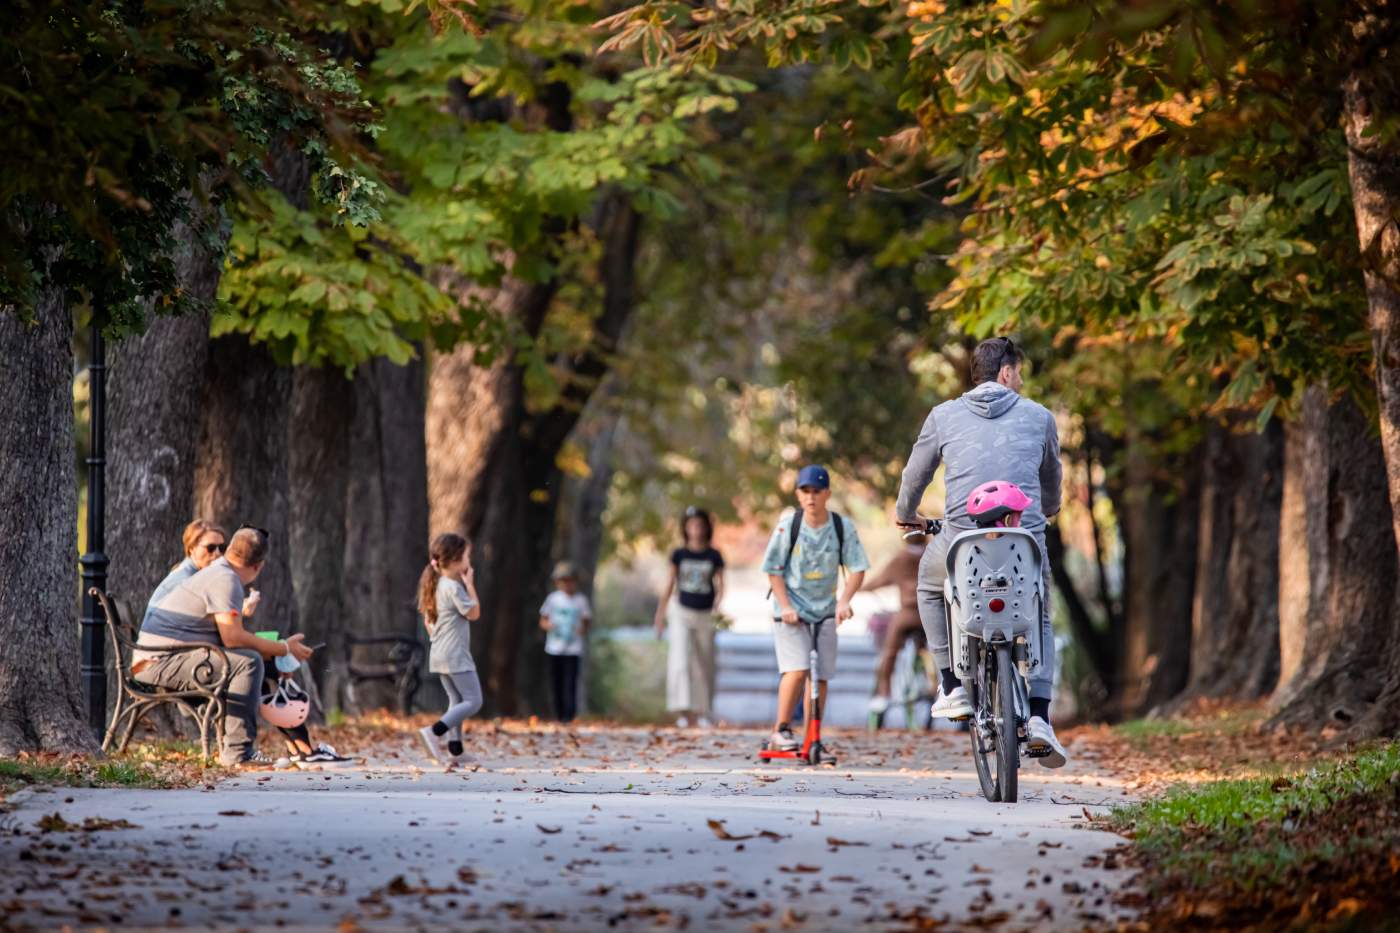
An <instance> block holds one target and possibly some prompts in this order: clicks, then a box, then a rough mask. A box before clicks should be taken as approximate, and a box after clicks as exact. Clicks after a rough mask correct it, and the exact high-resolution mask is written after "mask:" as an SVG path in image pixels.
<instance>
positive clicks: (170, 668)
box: [136, 648, 263, 765]
mask: <svg viewBox="0 0 1400 933" xmlns="http://www.w3.org/2000/svg"><path fill="white" fill-rule="evenodd" d="M225 650H226V651H228V659H229V665H230V666H231V667H232V668H233V677H232V678H231V679H230V680H229V685H228V703H227V705H226V706H225V709H224V747H223V749H222V750H221V751H220V753H219V761H220V762H221V763H223V764H225V765H234V764H237V763H238V762H240V761H242V760H243V759H244V758H247V757H248V756H249V755H251V754H252V753H253V748H254V747H255V746H256V744H257V739H258V703H259V702H260V700H261V691H262V682H263V659H262V655H260V654H258V653H257V652H256V651H250V650H248V649H247V648H229V649H225ZM206 661H207V662H208V664H209V668H208V669H206V671H199V667H200V666H201V665H202V664H204V663H205V662H206ZM208 670H212V678H213V680H215V681H217V680H218V679H219V678H220V677H222V676H223V674H224V671H223V662H222V661H220V660H219V656H218V655H217V654H215V653H214V652H212V651H182V652H180V653H179V654H163V655H159V656H156V657H154V658H152V659H151V663H150V664H148V665H146V666H145V667H144V668H142V669H141V673H139V674H137V675H136V679H137V680H139V681H140V682H141V683H143V684H153V685H155V686H158V687H169V688H171V689H174V690H183V689H188V688H190V687H195V686H207V685H208V684H207V683H205V682H204V681H205V680H207V679H208V678H209V677H210V676H211V675H210V674H209V673H207V671H208ZM197 677H198V678H199V679H196V678H197Z"/></svg>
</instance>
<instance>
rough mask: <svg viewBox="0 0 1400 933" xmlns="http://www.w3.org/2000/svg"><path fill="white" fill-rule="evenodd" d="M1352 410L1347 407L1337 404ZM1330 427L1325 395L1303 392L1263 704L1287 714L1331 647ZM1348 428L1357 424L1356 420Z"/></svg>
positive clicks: (1288, 462)
mask: <svg viewBox="0 0 1400 933" xmlns="http://www.w3.org/2000/svg"><path fill="white" fill-rule="evenodd" d="M1352 404H1354V403H1352V402H1351V401H1350V400H1349V399H1347V400H1344V401H1342V402H1339V403H1338V405H1339V406H1341V405H1352ZM1339 417H1340V418H1341V419H1343V420H1346V419H1347V417H1348V416H1347V415H1346V414H1341V415H1339ZM1330 420H1331V413H1330V412H1329V405H1328V402H1327V390H1326V389H1325V388H1324V387H1322V386H1316V385H1315V386H1309V387H1308V388H1307V389H1306V390H1305V391H1304V393H1303V402H1302V405H1301V407H1300V410H1299V413H1298V416H1297V418H1296V419H1295V420H1294V421H1293V422H1291V423H1289V424H1287V425H1286V426H1285V427H1284V456H1283V464H1284V466H1283V503H1282V509H1281V511H1280V520H1279V536H1278V537H1279V592H1278V608H1279V676H1278V684H1277V686H1276V687H1275V688H1274V693H1273V696H1272V697H1270V700H1269V703H1270V706H1271V707H1272V708H1274V709H1275V710H1278V709H1280V708H1282V707H1284V706H1286V705H1287V704H1288V703H1289V701H1291V700H1292V699H1293V697H1294V696H1295V695H1296V694H1297V692H1298V690H1299V689H1301V688H1302V686H1303V685H1305V684H1306V683H1307V682H1308V681H1309V680H1311V679H1312V678H1314V677H1316V676H1317V675H1318V673H1319V672H1320V670H1321V666H1322V664H1323V662H1325V660H1326V657H1327V654H1326V652H1327V651H1328V650H1329V649H1330V647H1331V646H1330V644H1329V641H1328V639H1327V634H1326V633H1327V590H1328V585H1329V581H1328V566H1329V564H1328V559H1327V556H1328V555H1327V547H1328V539H1329V535H1328V533H1327V525H1328V511H1329V508H1330V505H1329V498H1330V496H1329V487H1330V481H1329V459H1330V454H1329V450H1328V445H1329V433H1330V431H1331V428H1330V427H1329V423H1330ZM1350 420H1352V421H1354V420H1356V416H1355V414H1352V415H1351V416H1350ZM1355 440H1356V441H1358V442H1359V443H1360V445H1361V450H1360V451H1356V452H1355V454H1361V455H1363V456H1364V453H1363V452H1364V449H1365V445H1367V444H1371V445H1372V446H1374V441H1370V440H1368V439H1367V438H1366V437H1365V435H1364V433H1363V434H1361V435H1360V436H1359V437H1357V438H1356V439H1355ZM1357 506H1359V503H1354V504H1351V505H1350V506H1349V507H1350V508H1356V507H1357Z"/></svg>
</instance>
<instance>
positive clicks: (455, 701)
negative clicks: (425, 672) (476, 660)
mask: <svg viewBox="0 0 1400 933" xmlns="http://www.w3.org/2000/svg"><path fill="white" fill-rule="evenodd" d="M438 678H439V679H440V680H441V681H442V689H444V690H446V691H447V701H448V702H449V703H451V704H452V705H451V706H449V707H448V708H447V712H445V713H443V714H442V724H443V725H444V726H446V727H447V735H448V738H449V739H452V740H454V741H457V742H460V741H462V723H463V722H465V721H466V720H467V719H469V718H470V717H472V716H475V715H476V714H477V713H478V712H480V710H481V703H482V698H481V678H479V677H477V676H476V671H457V672H456V673H453V674H439V675H438Z"/></svg>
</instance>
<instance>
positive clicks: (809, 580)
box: [763, 511, 870, 620]
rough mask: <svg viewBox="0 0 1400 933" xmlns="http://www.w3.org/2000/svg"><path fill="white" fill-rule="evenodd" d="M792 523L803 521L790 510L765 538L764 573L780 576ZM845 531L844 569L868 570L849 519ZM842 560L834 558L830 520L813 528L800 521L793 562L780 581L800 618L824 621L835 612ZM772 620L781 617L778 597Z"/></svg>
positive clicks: (832, 529)
mask: <svg viewBox="0 0 1400 933" xmlns="http://www.w3.org/2000/svg"><path fill="white" fill-rule="evenodd" d="M792 522H802V513H801V512H800V511H791V512H788V513H787V514H785V515H784V516H783V517H782V518H781V519H780V520H779V521H778V527H777V528H774V529H773V536H772V537H771V538H769V539H768V550H766V551H764V552H763V572H764V573H766V574H782V573H783V559H784V558H785V557H786V556H787V547H788V541H790V540H791V536H790V530H789V529H791V527H792V525H791V523H792ZM842 529H843V531H844V532H845V544H844V547H843V549H842V550H843V552H844V553H843V554H842V555H841V557H842V558H844V562H845V564H846V570H847V571H848V572H849V573H860V572H862V571H865V570H869V569H870V558H868V557H866V556H865V548H864V547H862V546H861V543H860V535H858V534H857V533H856V526H855V525H854V524H853V523H852V522H851V520H850V519H849V518H845V517H844V516H843V517H842ZM841 563H842V561H841V560H839V559H838V558H837V555H836V526H835V524H834V523H833V520H832V519H831V518H828V519H827V521H826V524H825V525H822V526H821V527H819V528H813V527H811V526H810V525H808V524H807V523H806V522H802V531H801V532H800V533H799V535H798V538H797V544H796V546H794V547H793V549H792V561H791V563H789V564H788V567H787V573H786V574H784V575H783V582H784V583H785V584H787V592H788V602H790V603H792V608H794V609H796V610H797V614H798V615H799V616H801V617H802V618H803V619H809V620H816V619H824V618H826V617H827V616H830V615H834V614H835V613H836V596H837V593H836V590H837V587H838V585H839V584H840V570H841ZM772 603H773V618H775V619H777V618H781V617H782V614H783V610H782V607H781V606H779V605H778V597H777V596H774V597H773V600H772Z"/></svg>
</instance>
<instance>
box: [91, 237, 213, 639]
mask: <svg viewBox="0 0 1400 933" xmlns="http://www.w3.org/2000/svg"><path fill="white" fill-rule="evenodd" d="M176 239H177V241H178V242H179V243H180V244H181V247H182V249H181V252H180V253H179V254H178V255H177V256H176V257H175V263H176V269H177V270H178V273H179V278H180V283H181V285H182V287H183V288H184V289H185V291H186V292H188V293H189V294H190V296H191V297H192V298H193V299H194V300H196V301H198V302H200V303H203V304H207V303H208V302H212V301H213V300H214V293H215V290H216V289H217V288H218V285H219V277H220V275H221V257H220V256H219V255H218V254H216V253H211V252H209V251H208V250H205V249H203V248H202V247H201V246H200V239H199V238H198V237H197V236H195V235H194V233H193V232H192V231H190V230H178V229H177V231H176ZM208 348H209V315H208V313H207V311H200V312H191V313H189V314H185V315H182V316H180V317H165V316H153V317H152V319H151V322H150V326H149V327H147V329H146V332H145V333H143V334H141V335H139V336H135V337H128V338H127V339H125V340H122V341H120V342H119V343H117V344H116V345H115V346H114V347H112V351H111V358H112V363H111V372H110V373H109V375H108V392H107V404H108V406H109V407H108V416H107V430H108V435H107V463H108V466H107V490H108V495H109V497H110V498H109V503H110V507H109V509H108V515H107V536H108V538H107V540H108V548H107V551H108V555H109V556H110V558H111V561H112V562H111V566H110V569H109V571H108V578H107V579H108V589H109V590H111V592H113V593H114V594H116V595H118V596H121V597H124V598H125V599H126V600H128V601H129V603H130V605H131V607H132V609H133V610H137V609H139V607H142V606H144V605H145V603H146V600H147V598H148V597H149V596H150V595H151V592H152V591H153V590H154V589H155V588H156V585H157V584H158V583H160V581H161V580H162V579H164V578H165V575H166V574H167V573H169V572H170V568H171V566H172V565H174V564H176V563H179V562H180V560H181V559H182V558H183V557H184V554H183V553H182V552H181V550H180V544H181V542H180V534H181V532H183V531H184V528H185V525H187V524H188V523H189V522H190V520H191V519H193V518H195V515H194V513H193V511H192V506H193V502H194V471H195V460H196V446H195V445H196V442H197V441H198V438H199V435H198V430H197V428H198V425H199V420H200V414H199V406H200V400H201V399H200V385H201V383H202V381H203V378H204V367H205V365H206V363H207V359H208ZM131 621H132V622H133V624H139V623H140V619H139V618H137V619H133V620H131Z"/></svg>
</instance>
